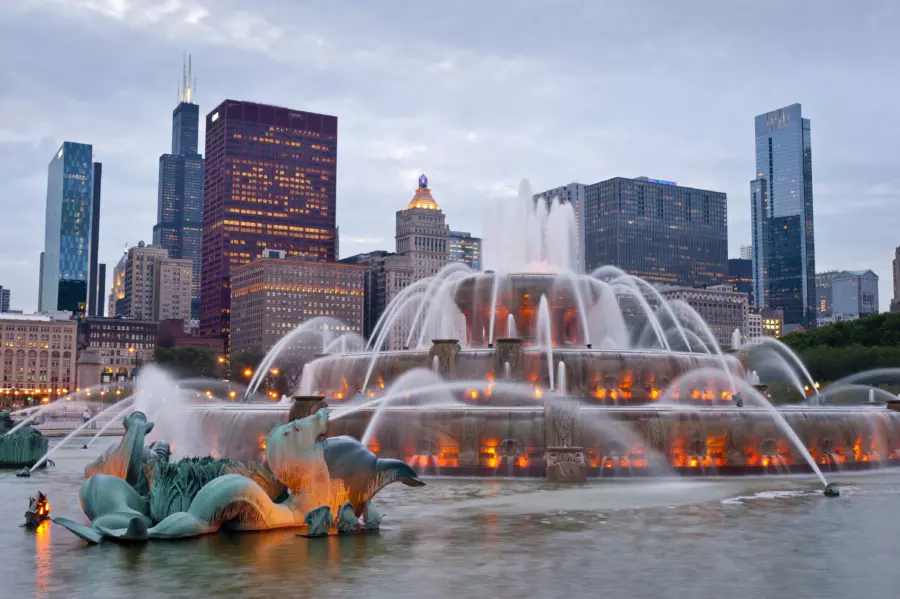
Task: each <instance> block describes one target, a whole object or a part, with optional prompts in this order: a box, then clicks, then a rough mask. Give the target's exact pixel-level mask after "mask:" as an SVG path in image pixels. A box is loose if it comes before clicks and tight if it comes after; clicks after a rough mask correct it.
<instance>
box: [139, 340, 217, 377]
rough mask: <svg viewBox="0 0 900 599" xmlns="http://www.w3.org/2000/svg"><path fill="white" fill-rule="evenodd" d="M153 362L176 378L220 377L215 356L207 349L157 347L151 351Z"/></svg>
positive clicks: (191, 346) (190, 346)
mask: <svg viewBox="0 0 900 599" xmlns="http://www.w3.org/2000/svg"><path fill="white" fill-rule="evenodd" d="M153 360H154V361H155V362H156V363H157V364H158V365H160V366H162V367H163V368H165V369H167V370H168V371H169V372H171V373H173V374H174V375H175V376H176V377H178V378H193V377H206V378H213V377H215V378H218V377H219V376H220V372H219V364H218V362H217V360H216V354H215V352H214V351H213V350H211V349H209V348H208V347H197V346H193V345H187V346H181V347H172V348H168V349H167V348H164V347H157V348H156V349H155V350H154V351H153Z"/></svg>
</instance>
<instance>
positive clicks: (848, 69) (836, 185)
mask: <svg viewBox="0 0 900 599" xmlns="http://www.w3.org/2000/svg"><path fill="white" fill-rule="evenodd" d="M251 7H252V8H251ZM898 31H900V2H896V1H895V0H867V1H865V2H860V1H858V0H857V1H852V0H848V1H846V2H843V1H837V0H809V1H791V2H785V1H784V0H755V1H744V0H728V1H726V2H723V1H721V0H710V1H700V0H679V1H678V2H671V1H669V0H655V1H639V0H631V1H628V2H625V1H620V2H605V1H600V0H582V1H578V2H575V1H568V0H552V1H551V0H546V1H537V0H505V1H501V0H489V1H485V0H478V1H472V2H469V1H454V2H446V1H444V2H437V1H435V2H431V1H428V0H418V1H413V0H357V1H355V2H349V1H345V2H341V1H337V0H323V1H321V2H314V1H313V2H310V1H302V0H256V1H255V2H252V3H251V2H245V1H244V0H158V1H153V0H0V208H2V212H0V214H2V218H0V285H3V286H4V287H9V288H10V289H11V290H12V307H13V308H14V309H15V308H18V309H24V310H26V311H31V310H34V309H35V308H36V307H37V288H38V254H39V253H40V251H41V250H42V249H43V236H44V207H45V201H46V185H47V165H48V163H49V162H50V159H51V158H52V156H53V154H54V152H55V151H56V149H57V148H58V147H59V145H60V144H61V142H63V141H66V140H68V141H79V142H84V143H90V144H93V146H94V159H95V160H98V161H101V162H103V165H104V166H103V200H102V201H103V209H102V215H101V237H100V261H101V262H106V263H107V264H108V269H109V271H111V270H112V266H113V264H114V263H115V262H116V261H117V260H118V258H119V256H120V254H121V251H122V249H123V248H124V247H125V245H126V244H132V245H133V244H135V243H137V242H138V241H140V240H145V241H147V242H149V241H150V240H151V238H152V227H153V224H154V222H155V218H156V188H157V175H158V159H159V155H160V154H162V153H165V152H168V151H169V148H170V143H171V111H172V109H173V108H174V107H175V104H176V85H177V83H178V81H179V80H180V77H181V65H182V53H183V52H184V51H187V52H189V53H191V54H192V55H193V63H194V74H195V76H196V77H197V80H198V86H197V87H198V89H197V94H196V101H197V103H198V104H199V105H200V110H201V114H206V113H207V112H208V111H209V110H210V109H212V108H213V107H214V106H215V105H216V104H218V103H219V102H220V101H222V100H223V99H224V98H226V97H227V98H233V99H239V100H249V101H255V102H262V103H268V104H276V105H281V106H288V107H291V108H295V109H301V110H310V111H318V112H324V113H328V114H334V115H337V116H338V117H339V149H338V197H337V201H338V225H339V226H340V228H341V254H342V256H347V255H351V254H355V253H358V252H362V251H368V250H373V249H393V246H394V239H393V236H394V212H395V211H396V210H397V209H399V208H402V207H404V206H405V204H406V203H407V202H408V201H409V199H410V198H411V197H412V194H413V191H414V189H415V185H416V177H417V176H418V175H419V173H420V172H423V171H424V172H425V173H427V174H428V177H429V179H430V186H431V188H432V190H433V193H434V197H435V199H436V200H437V201H438V202H439V203H440V205H441V207H442V208H443V210H444V212H445V213H446V214H447V220H448V223H449V224H450V225H451V227H452V228H453V229H459V230H471V231H472V232H473V233H475V234H480V233H481V232H482V215H483V205H484V203H485V202H486V201H488V200H489V199H492V198H497V197H502V196H504V195H512V194H513V193H514V192H515V190H516V188H517V186H518V182H519V180H520V179H521V178H522V177H527V178H529V179H530V180H531V182H532V186H533V187H534V189H535V190H536V191H540V190H543V189H546V188H550V187H555V186H557V185H561V184H565V183H568V182H571V181H580V182H583V183H593V182H596V181H599V180H602V179H606V178H609V177H613V176H625V177H635V176H640V175H648V176H650V177H655V178H661V179H670V180H674V181H677V182H678V183H680V184H684V185H689V186H693V187H700V188H708V189H713V190H718V191H724V192H726V193H727V194H728V225H729V232H728V233H729V245H730V248H731V254H732V255H733V256H736V255H737V252H738V249H739V246H740V245H741V244H746V243H749V241H750V223H749V213H750V201H749V181H750V180H751V179H752V178H753V176H754V154H753V152H754V147H753V143H754V139H753V117H754V116H755V115H757V114H760V113H763V112H766V111H768V110H772V109H775V108H779V107H781V106H785V105H788V104H791V103H794V102H799V103H801V104H802V105H803V115H804V116H805V117H807V118H809V119H811V121H812V144H813V181H814V185H813V189H814V196H815V233H816V266H817V270H819V271H822V270H827V269H863V268H871V269H873V270H875V271H876V272H877V273H878V274H879V275H880V276H881V289H880V292H881V293H880V295H881V297H880V301H881V308H882V309H883V310H886V309H887V308H888V305H889V302H890V297H891V295H892V291H891V259H892V256H893V248H894V247H895V246H897V245H900V227H898V225H900V218H898V217H900V201H898V200H900V144H898V143H897V140H898V137H900V111H898V102H900V100H898V92H900V80H898V72H900V71H898V65H900V52H898V51H900V35H898V33H897V32H898ZM201 143H202V132H201Z"/></svg>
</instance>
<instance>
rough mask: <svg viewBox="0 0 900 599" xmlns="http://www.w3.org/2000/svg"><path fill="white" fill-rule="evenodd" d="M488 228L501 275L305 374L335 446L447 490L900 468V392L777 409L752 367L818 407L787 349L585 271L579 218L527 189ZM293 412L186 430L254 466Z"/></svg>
mask: <svg viewBox="0 0 900 599" xmlns="http://www.w3.org/2000/svg"><path fill="white" fill-rule="evenodd" d="M488 212H489V214H488V217H489V218H490V221H489V222H490V226H489V227H485V229H484V230H485V238H484V248H483V250H484V251H483V258H484V262H485V265H486V267H487V270H484V271H482V272H474V271H471V270H469V269H468V267H465V266H464V265H460V264H453V265H449V266H447V267H445V268H444V269H442V270H441V271H440V272H438V273H437V274H436V275H435V276H434V277H430V278H428V279H424V280H421V281H416V282H414V283H413V284H411V285H409V286H408V287H406V288H405V289H404V290H403V291H402V292H400V293H399V294H398V295H397V297H395V298H394V299H393V301H392V302H391V303H390V304H389V306H388V307H387V308H386V309H385V312H384V314H383V316H382V318H381V320H380V321H379V322H378V323H377V325H376V327H375V330H374V331H373V334H372V336H371V337H370V339H369V340H368V343H367V344H366V345H365V346H363V345H362V344H361V343H357V344H353V345H354V347H351V346H350V344H336V343H334V342H332V343H330V344H328V345H327V346H328V347H329V348H330V349H331V353H329V354H327V355H322V356H320V357H318V358H317V359H316V360H314V361H312V362H309V363H308V364H306V365H305V367H304V368H303V376H302V379H301V381H300V383H299V388H298V392H297V395H298V396H302V397H306V398H313V399H315V400H316V401H321V400H324V401H325V402H327V405H328V410H329V411H330V413H331V415H332V416H331V418H330V419H329V423H328V430H329V434H339V435H346V436H350V437H354V438H357V439H361V440H362V442H363V444H364V445H365V446H366V447H368V448H369V449H370V450H371V451H372V452H374V453H375V454H377V455H378V456H379V457H381V458H394V459H400V460H403V461H405V462H406V463H408V464H410V465H412V466H414V467H416V468H417V469H418V470H419V471H420V472H422V473H427V474H437V473H440V475H442V476H454V475H459V476H498V475H502V476H526V477H529V476H530V477H534V476H543V477H547V478H550V479H551V480H559V481H579V480H584V479H585V478H590V477H605V476H656V475H660V476H665V475H670V474H673V473H674V474H680V475H688V476H702V475H718V476H722V475H744V474H774V473H776V472H778V473H788V472H790V473H814V474H816V475H817V476H818V477H819V480H820V481H821V482H822V483H823V485H824V484H826V483H827V481H826V478H825V476H826V475H827V473H828V472H830V471H833V470H838V469H844V470H846V469H867V468H873V467H883V466H888V465H894V464H900V411H898V410H897V409H895V406H896V405H897V402H895V401H893V400H890V401H889V400H888V399H884V396H885V395H886V394H885V392H883V391H881V390H878V391H876V392H875V395H873V396H872V397H873V398H875V400H876V401H874V402H872V403H866V402H865V401H864V400H865V399H868V397H867V396H864V397H863V400H862V401H860V402H857V403H866V405H865V406H861V405H848V404H841V405H838V404H836V403H833V402H830V401H829V402H825V401H818V400H817V401H816V402H815V403H814V404H813V403H807V402H804V403H802V404H798V405H791V406H782V405H773V403H776V404H777V401H774V400H773V401H770V398H768V397H767V396H766V387H765V386H764V385H763V384H762V382H761V381H760V376H759V374H758V373H757V372H756V371H755V370H749V369H748V368H747V366H746V364H747V360H748V356H750V355H751V354H752V353H753V352H758V351H762V352H764V353H765V352H768V354H771V356H777V358H776V357H771V356H769V357H766V356H764V357H765V359H766V360H767V362H766V364H768V363H773V364H775V366H773V367H767V370H766V371H765V372H766V373H767V374H766V377H767V378H768V376H769V374H768V373H769V372H770V371H771V372H777V373H781V376H783V377H786V379H787V380H788V381H790V382H791V383H792V384H793V385H795V386H797V387H799V389H800V390H801V391H802V390H803V389H804V386H805V387H807V388H809V387H810V385H812V388H813V389H816V391H815V393H818V389H817V387H816V386H815V383H814V382H813V381H812V379H811V378H810V377H809V373H808V372H806V371H805V369H804V367H803V365H802V363H801V362H800V361H799V360H798V359H797V357H796V356H795V355H794V354H792V353H791V352H790V350H789V349H788V348H787V347H786V346H784V345H782V344H780V343H778V342H775V341H763V342H762V343H759V344H742V343H741V334H740V331H739V330H735V331H734V334H733V335H732V346H733V347H732V350H734V351H731V352H723V351H721V350H720V348H719V346H718V344H717V343H716V339H715V336H714V335H713V334H712V333H711V332H710V330H709V328H708V327H707V326H706V324H705V323H704V322H703V320H702V319H701V318H700V317H699V316H698V315H697V313H696V312H695V311H694V310H693V308H691V307H690V306H689V305H687V304H684V303H680V302H677V301H672V302H668V301H666V300H665V298H663V297H662V296H661V295H660V293H659V292H658V290H656V289H655V288H654V287H653V286H652V285H650V284H649V283H647V282H646V281H643V280H641V279H639V278H636V277H633V276H631V275H629V274H627V273H625V272H622V271H621V270H619V269H618V268H615V267H611V266H605V267H601V268H598V269H596V270H594V271H593V272H592V273H589V274H582V273H579V272H577V269H576V267H575V262H574V245H573V240H574V230H575V229H574V214H573V211H572V208H571V206H569V205H568V204H560V203H559V202H553V203H552V204H551V206H550V207H549V208H548V207H547V206H546V205H545V204H544V203H543V202H541V203H538V204H536V203H535V202H534V201H533V199H532V194H531V191H530V188H529V187H528V185H527V183H523V185H522V186H521V188H520V195H519V198H518V200H517V201H513V202H505V203H499V204H497V205H494V206H491V207H490V208H489V209H488ZM310 329H311V327H310V326H306V328H305V329H304V330H303V331H300V332H297V333H292V334H290V336H291V337H292V338H293V337H296V336H300V335H305V334H308V332H309V330H310ZM287 344H288V342H287V341H286V342H285V343H279V344H278V345H276V347H275V348H273V350H272V351H271V352H270V356H271V355H272V354H279V353H280V352H283V351H284V350H285V347H286V345H287ZM273 360H274V357H273V358H272V359H269V360H268V361H267V362H265V364H267V365H268V364H271V363H272V362H273ZM261 371H263V369H262V368H261V369H260V370H259V371H258V372H261ZM802 380H806V381H807V382H808V383H807V384H806V385H803V384H801V381H802ZM256 382H257V381H253V382H252V383H256ZM848 385H849V383H848ZM853 385H856V386H859V385H861V383H858V382H853ZM862 386H865V385H862ZM251 387H252V384H251ZM842 389H844V391H841V392H840V393H839V392H838V391H837V390H832V389H831V388H830V387H829V389H827V390H823V391H822V397H832V396H835V397H836V396H838V395H842V394H843V393H844V392H845V391H846V389H845V388H844V387H842ZM248 398H249V395H248ZM776 399H777V398H776ZM745 400H746V401H745ZM295 403H296V402H295ZM820 404H821V405H820ZM287 410H288V405H287V404H284V403H279V404H275V403H271V402H269V403H259V402H251V403H247V404H242V405H239V406H235V405H227V404H226V403H224V402H221V403H213V404H208V405H203V406H194V407H192V406H187V407H186V408H185V410H184V411H183V414H182V415H181V416H180V417H179V419H178V420H179V426H182V427H186V428H187V430H190V431H192V436H193V437H198V438H202V439H203V441H202V443H200V446H202V447H208V448H210V451H211V452H212V453H213V455H216V454H217V453H218V454H221V455H228V456H230V457H232V458H234V459H238V458H239V459H256V458H258V457H259V455H260V453H261V452H262V451H263V450H262V445H263V441H264V439H265V438H266V433H267V432H268V431H269V430H271V429H272V427H274V426H277V425H278V424H279V423H281V422H283V421H284V419H285V412H286V411H287ZM226 431H227V432H226Z"/></svg>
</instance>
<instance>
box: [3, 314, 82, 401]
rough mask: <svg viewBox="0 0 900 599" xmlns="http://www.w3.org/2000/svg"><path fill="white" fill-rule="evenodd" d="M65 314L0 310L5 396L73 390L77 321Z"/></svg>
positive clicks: (52, 396) (40, 395)
mask: <svg viewBox="0 0 900 599" xmlns="http://www.w3.org/2000/svg"><path fill="white" fill-rule="evenodd" d="M69 316H70V314H69V313H54V314H8V313H7V314H0V340H2V343H3V360H2V362H0V379H2V381H3V383H2V385H3V387H2V393H3V395H4V396H5V398H6V399H9V396H12V397H13V398H18V399H22V398H26V397H31V398H32V400H37V398H40V399H43V398H44V397H48V398H50V399H56V398H58V397H61V396H63V395H66V394H67V393H69V392H70V391H74V390H75V353H76V343H75V341H76V334H77V325H76V323H75V321H74V320H71V319H70V318H69Z"/></svg>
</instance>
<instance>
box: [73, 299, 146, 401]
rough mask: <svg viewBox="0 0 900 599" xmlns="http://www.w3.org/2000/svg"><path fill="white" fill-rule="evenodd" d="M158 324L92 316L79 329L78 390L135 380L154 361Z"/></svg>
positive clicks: (80, 324)
mask: <svg viewBox="0 0 900 599" xmlns="http://www.w3.org/2000/svg"><path fill="white" fill-rule="evenodd" d="M158 329H159V323H158V322H153V321H149V320H135V319H130V318H109V317H101V316H92V317H88V318H85V319H84V320H83V321H82V322H81V323H79V325H78V363H77V369H78V386H79V387H80V388H85V387H93V386H95V385H100V384H107V383H115V382H122V381H128V380H132V379H134V377H135V376H137V372H138V370H139V369H140V368H141V366H142V365H143V364H146V363H148V362H152V361H153V351H154V348H155V347H156V338H157V334H158Z"/></svg>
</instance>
